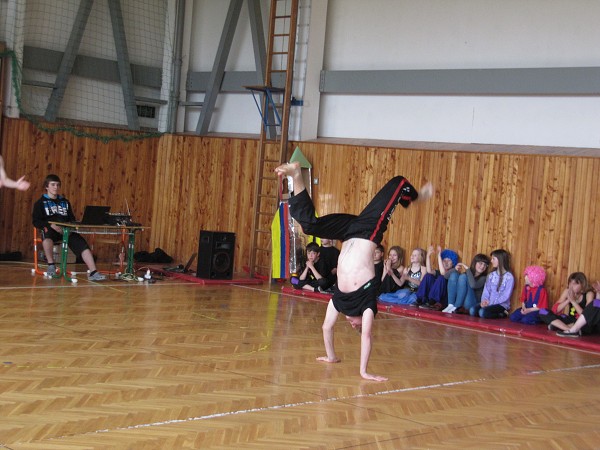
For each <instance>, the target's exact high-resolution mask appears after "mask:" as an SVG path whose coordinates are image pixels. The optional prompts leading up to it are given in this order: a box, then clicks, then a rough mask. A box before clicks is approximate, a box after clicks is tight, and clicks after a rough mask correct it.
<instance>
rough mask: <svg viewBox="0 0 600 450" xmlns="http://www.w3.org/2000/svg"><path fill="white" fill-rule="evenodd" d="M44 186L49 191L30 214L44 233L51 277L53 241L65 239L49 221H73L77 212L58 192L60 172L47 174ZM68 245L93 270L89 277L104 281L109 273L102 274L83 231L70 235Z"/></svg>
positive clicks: (43, 238) (93, 279)
mask: <svg viewBox="0 0 600 450" xmlns="http://www.w3.org/2000/svg"><path fill="white" fill-rule="evenodd" d="M44 188H45V189H46V193H45V194H43V195H42V196H41V197H40V198H39V199H38V200H37V201H36V202H35V204H34V205H33V212H32V214H31V215H32V219H33V226H34V227H36V228H38V229H39V230H41V232H42V247H43V248H44V253H45V254H46V261H47V262H48V270H47V273H48V275H49V276H55V275H56V264H55V262H54V254H53V249H54V243H55V242H59V241H61V240H62V237H63V230H62V228H61V227H59V226H58V225H56V224H50V222H73V221H74V220H75V215H74V214H73V208H71V203H69V200H67V199H66V198H65V197H63V196H62V195H59V193H58V192H59V191H60V178H59V177H58V176H57V175H53V174H50V175H48V176H47V177H46V179H45V180H44ZM69 248H70V249H71V250H72V251H73V253H75V255H77V256H78V257H81V259H82V260H83V262H84V263H85V264H86V265H87V267H88V269H89V271H90V273H89V274H88V280H90V281H102V280H105V279H106V276H105V275H102V274H101V273H100V272H98V270H97V269H96V262H95V261H94V256H93V255H92V251H91V250H90V247H89V246H88V244H87V242H86V240H85V239H84V238H83V237H82V236H81V235H80V234H78V233H71V234H69Z"/></svg>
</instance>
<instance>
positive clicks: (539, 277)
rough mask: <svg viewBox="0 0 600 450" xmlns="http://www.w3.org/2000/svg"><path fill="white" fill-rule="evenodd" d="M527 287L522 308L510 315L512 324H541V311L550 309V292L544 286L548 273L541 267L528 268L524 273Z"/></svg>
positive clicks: (525, 287)
mask: <svg viewBox="0 0 600 450" xmlns="http://www.w3.org/2000/svg"><path fill="white" fill-rule="evenodd" d="M523 273H524V275H525V286H524V287H523V291H522V292H521V308H519V309H516V310H514V311H513V312H512V313H511V315H510V320H511V321H512V322H519V323H524V324H526V325H535V324H537V323H540V322H541V320H540V313H539V311H540V309H542V308H548V292H547V291H546V288H545V287H544V286H543V284H544V281H546V272H545V271H544V268H543V267H540V266H528V267H526V268H525V271H524V272H523Z"/></svg>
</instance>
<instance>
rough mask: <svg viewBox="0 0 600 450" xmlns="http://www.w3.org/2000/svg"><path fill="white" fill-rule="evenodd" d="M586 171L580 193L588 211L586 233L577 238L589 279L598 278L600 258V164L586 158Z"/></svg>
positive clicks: (584, 206) (599, 277) (599, 275)
mask: <svg viewBox="0 0 600 450" xmlns="http://www.w3.org/2000/svg"><path fill="white" fill-rule="evenodd" d="M586 166H587V168H588V171H587V177H588V178H587V183H586V184H587V187H586V188H585V194H584V195H582V196H581V197H582V200H583V208H584V209H585V210H587V211H588V216H587V221H586V225H587V233H586V234H582V235H581V237H580V238H579V240H581V243H582V247H584V248H585V251H584V250H582V254H583V255H585V259H584V260H583V267H586V268H587V269H586V270H587V272H586V274H587V275H588V277H590V281H595V280H599V279H600V258H598V249H599V248H600V220H597V218H598V217H599V216H600V206H599V205H598V198H600V195H599V194H600V180H599V177H598V173H600V172H599V170H600V165H599V164H598V161H597V160H595V159H594V160H592V159H588V160H587V164H586Z"/></svg>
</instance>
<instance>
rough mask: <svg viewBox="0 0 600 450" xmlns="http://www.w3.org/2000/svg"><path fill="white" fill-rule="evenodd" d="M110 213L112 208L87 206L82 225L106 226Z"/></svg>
mask: <svg viewBox="0 0 600 450" xmlns="http://www.w3.org/2000/svg"><path fill="white" fill-rule="evenodd" d="M109 211H110V206H92V205H87V206H86V207H85V210H84V211H83V217H82V218H81V221H80V222H77V223H79V224H81V225H106V224H107V220H106V214H107V213H108V212H109Z"/></svg>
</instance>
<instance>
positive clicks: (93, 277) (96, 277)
mask: <svg viewBox="0 0 600 450" xmlns="http://www.w3.org/2000/svg"><path fill="white" fill-rule="evenodd" d="M88 280H90V281H104V280H106V275H102V274H101V273H100V272H96V273H95V274H94V275H88Z"/></svg>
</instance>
